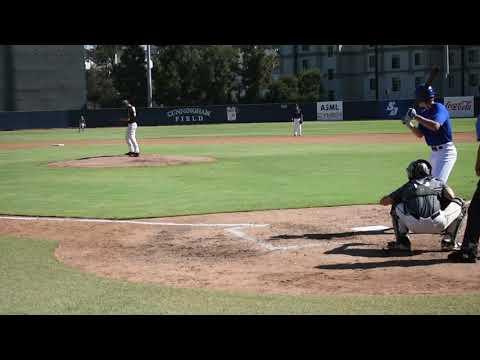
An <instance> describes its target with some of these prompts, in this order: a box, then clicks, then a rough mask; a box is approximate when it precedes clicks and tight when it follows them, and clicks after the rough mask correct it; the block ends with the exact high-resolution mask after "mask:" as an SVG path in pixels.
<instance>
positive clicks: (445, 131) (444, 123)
mask: <svg viewBox="0 0 480 360" xmlns="http://www.w3.org/2000/svg"><path fill="white" fill-rule="evenodd" d="M418 115H420V116H423V117H424V118H426V119H429V120H433V121H435V122H437V123H439V124H440V129H439V130H438V131H432V130H430V129H427V128H426V127H425V126H423V125H422V124H419V125H418V129H419V130H420V131H421V132H422V134H423V136H425V141H426V142H427V144H428V145H429V146H437V145H442V144H445V143H448V142H451V141H452V122H451V120H450V114H449V113H448V110H447V108H446V107H445V105H443V104H440V103H434V104H433V105H432V107H431V108H430V109H425V110H424V111H422V112H420V113H419V114H418Z"/></svg>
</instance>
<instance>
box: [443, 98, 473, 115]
mask: <svg viewBox="0 0 480 360" xmlns="http://www.w3.org/2000/svg"><path fill="white" fill-rule="evenodd" d="M473 101H474V99H473V96H458V97H446V98H445V102H444V104H445V107H446V108H447V110H448V112H449V113H450V116H451V117H473V109H474V106H473V105H474V104H473Z"/></svg>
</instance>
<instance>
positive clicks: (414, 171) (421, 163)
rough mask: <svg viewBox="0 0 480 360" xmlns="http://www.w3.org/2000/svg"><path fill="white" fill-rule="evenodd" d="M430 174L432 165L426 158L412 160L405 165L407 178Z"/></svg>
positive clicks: (412, 178) (411, 178) (422, 176)
mask: <svg viewBox="0 0 480 360" xmlns="http://www.w3.org/2000/svg"><path fill="white" fill-rule="evenodd" d="M431 175H432V165H430V163H429V162H428V161H427V160H423V159H419V160H415V161H412V162H411V163H410V164H409V165H408V167H407V176H408V180H416V179H422V178H424V177H427V176H431Z"/></svg>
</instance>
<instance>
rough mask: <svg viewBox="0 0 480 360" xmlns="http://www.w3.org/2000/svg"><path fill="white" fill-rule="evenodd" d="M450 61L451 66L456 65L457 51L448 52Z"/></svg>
mask: <svg viewBox="0 0 480 360" xmlns="http://www.w3.org/2000/svg"><path fill="white" fill-rule="evenodd" d="M448 63H449V64H450V66H452V65H455V53H453V52H449V53H448Z"/></svg>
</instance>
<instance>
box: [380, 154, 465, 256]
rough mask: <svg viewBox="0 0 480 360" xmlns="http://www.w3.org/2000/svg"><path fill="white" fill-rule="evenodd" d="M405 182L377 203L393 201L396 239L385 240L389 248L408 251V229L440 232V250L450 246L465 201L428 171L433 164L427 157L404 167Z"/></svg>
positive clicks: (392, 212) (419, 231) (391, 213)
mask: <svg viewBox="0 0 480 360" xmlns="http://www.w3.org/2000/svg"><path fill="white" fill-rule="evenodd" d="M406 170H407V175H408V182H407V183H406V184H404V185H403V186H402V187H400V188H399V189H397V190H395V191H394V192H392V193H391V194H390V195H387V196H384V197H383V198H382V199H381V200H380V204H381V205H384V206H388V205H392V209H391V212H390V215H391V216H392V223H393V228H394V230H395V237H396V241H392V242H389V243H388V244H387V249H388V250H404V251H410V250H411V249H410V247H411V244H410V238H409V236H408V232H409V231H412V232H414V233H417V234H442V233H444V234H445V236H444V237H443V239H442V241H441V247H442V250H453V249H454V247H455V240H456V237H457V232H458V229H459V227H460V223H461V221H462V219H463V217H464V215H465V210H466V207H465V203H464V201H463V200H462V199H459V198H455V194H454V192H453V190H452V189H451V188H450V187H448V186H447V185H446V184H445V183H444V182H442V181H441V180H439V179H437V178H435V177H433V176H432V175H431V171H432V167H431V165H430V163H429V162H428V161H426V160H422V159H420V160H416V161H413V162H412V163H410V164H409V165H408V167H407V169H406Z"/></svg>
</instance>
